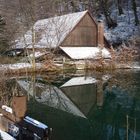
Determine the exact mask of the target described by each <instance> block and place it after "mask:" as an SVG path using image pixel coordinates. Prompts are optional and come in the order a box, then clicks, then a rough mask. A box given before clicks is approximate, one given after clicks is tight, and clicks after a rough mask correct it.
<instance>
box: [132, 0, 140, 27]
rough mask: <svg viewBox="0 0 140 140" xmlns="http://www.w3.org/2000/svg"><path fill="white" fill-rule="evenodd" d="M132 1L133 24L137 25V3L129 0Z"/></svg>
mask: <svg viewBox="0 0 140 140" xmlns="http://www.w3.org/2000/svg"><path fill="white" fill-rule="evenodd" d="M131 2H132V8H133V11H134V16H135V25H136V26H137V25H138V24H139V19H138V14H137V5H136V1H135V0H131Z"/></svg>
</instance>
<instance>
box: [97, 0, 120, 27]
mask: <svg viewBox="0 0 140 140" xmlns="http://www.w3.org/2000/svg"><path fill="white" fill-rule="evenodd" d="M107 2H108V1H107V0H100V5H102V10H103V13H104V16H105V18H106V22H107V26H108V28H115V27H116V26H117V22H116V21H114V20H113V19H112V18H111V17H110V14H109V13H110V11H109V10H108V6H107Z"/></svg>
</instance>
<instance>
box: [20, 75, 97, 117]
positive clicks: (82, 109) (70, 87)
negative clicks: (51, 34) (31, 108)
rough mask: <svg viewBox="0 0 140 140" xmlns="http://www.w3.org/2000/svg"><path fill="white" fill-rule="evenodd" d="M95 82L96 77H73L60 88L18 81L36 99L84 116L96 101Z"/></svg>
mask: <svg viewBox="0 0 140 140" xmlns="http://www.w3.org/2000/svg"><path fill="white" fill-rule="evenodd" d="M95 83H96V80H95V79H94V78H90V77H88V78H85V77H77V78H72V79H71V80H69V81H68V82H66V83H65V84H63V85H62V86H61V87H60V89H59V88H57V87H56V86H53V85H46V84H42V83H36V84H34V86H35V88H33V83H32V82H31V81H25V80H19V81H18V84H19V85H20V86H21V87H22V88H23V89H24V90H26V91H27V92H28V94H29V95H30V96H34V97H35V99H36V101H38V102H40V103H43V104H46V105H48V106H50V107H53V108H56V109H59V110H63V111H66V112H69V113H71V114H73V115H76V116H80V117H83V118H86V115H87V114H88V112H89V111H90V109H91V108H92V107H93V105H94V104H95V103H96V84H95ZM33 92H35V93H36V94H33Z"/></svg>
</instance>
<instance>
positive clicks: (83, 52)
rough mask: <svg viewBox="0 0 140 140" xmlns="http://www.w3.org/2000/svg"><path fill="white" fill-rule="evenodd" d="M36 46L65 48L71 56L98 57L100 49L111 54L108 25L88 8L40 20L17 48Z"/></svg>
mask: <svg viewBox="0 0 140 140" xmlns="http://www.w3.org/2000/svg"><path fill="white" fill-rule="evenodd" d="M33 35H34V36H33ZM32 38H34V41H33V39H32ZM33 47H34V48H35V49H36V50H43V49H45V50H46V49H48V48H49V49H57V50H61V51H63V52H64V53H65V54H66V55H67V56H68V57H69V58H71V59H88V58H94V57H96V55H97V53H99V52H100V50H101V51H102V55H103V57H104V58H108V57H110V53H109V51H108V50H107V48H108V47H109V43H108V42H107V40H106V39H105V37H104V25H103V23H102V22H96V21H95V20H94V19H93V17H92V16H91V14H90V13H89V12H88V11H83V12H77V13H72V14H67V15H63V16H57V17H53V18H48V19H43V20H38V21H37V22H36V23H35V24H34V27H33V30H28V31H27V32H26V34H25V35H24V38H23V37H21V38H19V39H17V41H16V48H28V49H32V48H33Z"/></svg>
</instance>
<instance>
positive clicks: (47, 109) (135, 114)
mask: <svg viewBox="0 0 140 140" xmlns="http://www.w3.org/2000/svg"><path fill="white" fill-rule="evenodd" d="M17 85H18V89H19V87H20V88H21V89H20V90H21V91H22V92H23V93H24V94H27V95H28V109H27V115H29V116H31V117H32V118H34V119H37V120H39V121H41V122H43V123H45V124H47V125H48V126H49V127H51V128H52V129H53V133H52V140H140V71H130V70H129V71H128V70H123V71H115V72H102V73H99V72H87V73H85V72H75V73H65V74H64V73H63V74H58V75H48V74H44V75H40V76H33V77H32V76H29V77H26V78H25V77H23V78H18V79H16V86H17ZM21 91H20V92H21Z"/></svg>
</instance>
